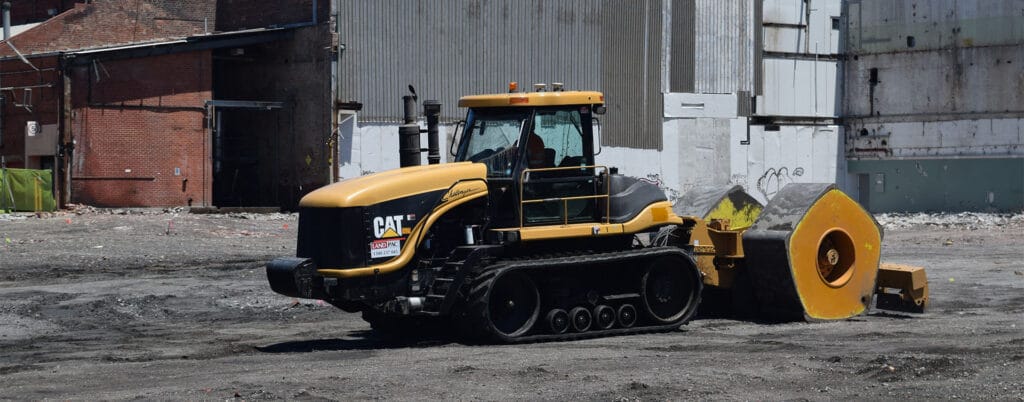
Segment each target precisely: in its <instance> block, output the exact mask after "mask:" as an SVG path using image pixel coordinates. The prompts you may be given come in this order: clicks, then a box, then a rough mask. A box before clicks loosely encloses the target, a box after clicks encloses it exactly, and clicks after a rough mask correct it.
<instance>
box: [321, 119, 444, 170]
mask: <svg viewBox="0 0 1024 402" xmlns="http://www.w3.org/2000/svg"><path fill="white" fill-rule="evenodd" d="M350 119H351V120H348V119H345V118H342V119H341V124H339V140H338V174H339V180H344V179H350V178H353V177H359V176H363V175H367V174H370V173H376V172H382V171H385V170H390V169H397V168H398V167H399V155H398V125H397V124H394V123H363V124H360V123H359V122H358V120H357V118H356V117H351V118H350ZM420 127H421V128H424V129H426V125H425V124H423V123H422V122H421V124H420ZM453 130H454V126H441V127H440V128H439V133H438V137H439V138H438V139H439V141H440V148H441V149H440V150H441V163H444V162H446V161H448V160H449V159H450V158H451V157H450V156H449V154H448V149H449V148H448V146H449V144H450V142H449V141H450V138H449V136H450V134H449V133H451V132H452V131H453ZM420 139H421V142H420V143H421V145H420V146H421V148H426V147H427V136H426V134H423V135H422V136H421V137H420ZM420 163H421V164H424V165H425V164H427V154H426V152H424V153H423V154H422V159H421V161H420Z"/></svg>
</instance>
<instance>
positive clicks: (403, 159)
mask: <svg viewBox="0 0 1024 402" xmlns="http://www.w3.org/2000/svg"><path fill="white" fill-rule="evenodd" d="M402 103H403V113H402V114H403V115H404V122H403V123H402V125H401V126H399V127H398V160H399V165H400V166H401V167H407V166H419V165H420V161H421V156H420V154H421V153H423V151H427V163H429V164H431V165H436V164H438V163H441V150H440V149H441V146H440V138H439V120H440V116H441V102H438V101H436V100H426V101H423V114H424V115H425V116H426V117H427V129H426V130H421V129H420V125H419V124H418V123H417V122H416V115H415V112H414V110H415V109H416V96H415V95H405V96H403V97H402ZM421 133H426V134H427V149H423V148H420V134H421Z"/></svg>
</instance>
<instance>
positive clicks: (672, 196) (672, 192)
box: [638, 173, 679, 204]
mask: <svg viewBox="0 0 1024 402" xmlns="http://www.w3.org/2000/svg"><path fill="white" fill-rule="evenodd" d="M638 179H639V180H640V181H642V182H647V183H650V184H653V185H655V186H658V188H660V189H661V191H664V192H665V196H666V197H668V200H669V201H671V202H672V203H673V204H674V203H675V202H676V200H677V199H679V191H678V190H676V189H673V188H671V187H668V186H666V185H665V183H664V182H663V181H662V180H661V175H660V174H657V173H649V174H647V177H638Z"/></svg>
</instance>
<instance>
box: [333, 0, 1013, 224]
mask: <svg viewBox="0 0 1024 402" xmlns="http://www.w3.org/2000/svg"><path fill="white" fill-rule="evenodd" d="M1022 3H1024V2H1022V1H1020V0H1005V1H996V2H984V3H982V2H966V3H965V2H956V1H952V0H948V1H947V0H928V1H925V0H921V1H908V2H889V1H882V0H879V1H871V0H863V1H860V0H848V1H842V0H759V1H754V2H719V1H710V0H679V1H668V0H665V1H657V0H651V1H644V2H620V1H610V0H609V1H598V2H592V1H582V0H581V1H576V2H572V1H570V2H558V3H538V4H532V3H531V4H526V3H520V2H474V1H459V0H442V1H439V2H435V6H432V7H423V6H422V5H419V6H416V7H411V8H410V7H405V6H406V5H407V3H404V2H401V1H384V2H375V3H374V4H373V5H372V6H364V5H363V3H361V2H355V1H345V0H341V1H339V3H338V4H339V8H338V10H339V12H338V15H339V17H338V18H339V21H340V24H339V25H338V27H339V32H338V34H339V43H341V45H342V47H343V48H344V51H343V52H342V53H341V55H340V63H339V72H338V74H337V76H338V77H341V80H340V81H339V85H340V86H339V87H338V89H337V94H338V95H339V99H351V100H358V101H359V102H361V103H362V104H363V105H364V106H365V107H364V109H363V110H362V111H361V112H359V113H358V114H351V113H341V114H339V116H338V122H339V141H340V144H339V145H340V146H339V149H338V150H339V155H338V156H339V157H338V162H339V177H340V178H347V177H355V176H359V175H363V174H366V173H369V172H376V171H380V170H384V169H390V168H394V167H397V166H398V156H397V152H396V151H395V150H396V149H397V143H398V140H397V121H398V119H399V118H400V111H399V107H400V105H401V102H400V96H401V95H403V94H404V93H405V90H404V88H405V87H406V85H408V84H412V85H415V86H416V88H417V89H418V91H419V93H420V95H421V97H423V98H436V99H440V100H441V101H442V102H444V103H445V105H446V107H445V109H444V116H445V117H446V118H447V120H448V121H449V122H454V121H455V120H458V119H459V118H460V117H461V116H460V113H461V111H457V110H455V109H454V107H453V105H454V104H455V102H456V100H457V99H458V96H460V95H464V94H472V93H487V92H500V91H502V90H503V89H504V85H505V83H506V82H508V81H518V82H520V84H525V85H522V86H524V87H525V86H527V85H529V84H531V83H533V82H551V81H561V82H565V83H566V84H567V86H568V87H569V88H575V89H598V90H602V91H604V92H605V94H606V100H607V102H608V109H609V114H608V115H606V116H604V117H603V121H602V139H601V141H602V145H603V147H602V154H601V155H599V156H598V161H599V163H602V164H607V165H614V166H618V167H620V170H621V171H622V172H623V173H625V174H629V175H633V176H639V177H643V178H646V179H648V180H650V181H652V182H656V183H658V184H659V185H660V186H661V187H662V188H663V189H664V190H665V191H666V193H667V194H668V195H669V197H670V198H675V197H678V196H679V195H680V194H681V193H682V192H685V191H686V190H688V189H690V188H693V187H694V186H697V185H706V184H727V183H735V184H742V185H744V186H745V187H746V188H747V190H748V191H749V192H750V193H752V194H753V195H754V196H755V197H757V198H759V199H761V200H762V201H765V200H767V199H769V198H771V196H772V195H774V193H775V192H776V191H778V189H780V188H781V187H782V186H784V185H785V184H787V183H792V182H836V183H838V184H839V185H840V187H841V188H843V189H844V190H846V191H847V192H848V193H850V194H851V195H853V196H854V197H856V198H858V199H859V200H860V201H861V202H862V203H863V204H864V205H866V206H867V207H868V208H869V209H871V210H872V211H876V212H883V211H934V210H946V211H962V210H996V211H1008V210H1020V209H1022V208H1024V191H1022V188H1021V187H1022V182H1024V180H1022V179H1021V177H1022V176H1021V170H1022V168H1024V163H1022V159H1021V153H1022V151H1021V148H1022V147H1024V145H1022V144H1024V138H1022V137H1021V129H1020V124H1021V123H1020V122H1021V119H1020V117H1021V114H1020V110H1018V109H1020V107H1019V106H1020V105H1024V101H1022V100H1021V98H1020V97H1021V94H1022V93H1024V91H1022V90H1021V88H1020V87H1021V85H1022V84H1021V83H1022V80H1021V75H1020V74H1021V73H1020V71H1024V70H1021V69H1020V66H1018V65H1017V64H1020V63H1021V62H1020V60H1021V52H1022V49H1024V47H1022V45H1021V43H1022V41H1021V40H1020V36H1021V35H1022V32H1024V31H1021V30H1020V27H1022V26H1024V21H1022V20H1021V18H1024V17H1022V16H1024V13H1022V12H1021V4H1022ZM399 15H402V16H403V19H401V20H398V19H397V16H399ZM405 17H409V18H405ZM402 21H409V23H407V24H403V23H402ZM919 31H920V32H919ZM553 38H556V39H555V40H552V39H553ZM1015 63H1016V64H1015ZM883 78H884V79H885V81H884V83H883V81H882V79H883ZM452 127H453V126H449V127H448V129H449V136H448V137H449V138H448V140H451V129H452ZM981 176H984V178H983V179H982V180H979V179H981V178H982V177H981ZM879 180H881V182H879Z"/></svg>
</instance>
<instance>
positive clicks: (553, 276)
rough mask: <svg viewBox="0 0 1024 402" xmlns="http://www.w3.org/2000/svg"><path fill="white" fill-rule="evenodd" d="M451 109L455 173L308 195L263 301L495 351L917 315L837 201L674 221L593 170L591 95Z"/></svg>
mask: <svg viewBox="0 0 1024 402" xmlns="http://www.w3.org/2000/svg"><path fill="white" fill-rule="evenodd" d="M539 89H546V88H539ZM459 106H460V107H466V108H468V112H467V115H466V119H465V121H464V122H463V123H462V127H463V128H462V130H461V135H459V136H458V138H457V141H456V142H455V143H454V145H456V146H457V147H455V149H454V150H453V154H454V155H455V161H454V162H452V163H445V164H433V165H426V166H412V167H403V168H400V169H395V170H390V171H385V172H381V173H375V174H371V175H367V176H362V177H358V178H354V179H348V180H344V181H341V182H338V183H334V184H331V185H328V186H325V187H323V188H320V189H318V190H315V191H313V192H311V193H309V194H308V195H306V196H305V197H304V198H303V199H302V201H301V202H300V210H299V228H298V231H299V233H298V247H297V252H296V255H297V257H294V258H292V257H286V258H278V259H275V260H274V261H272V262H270V263H269V264H268V265H267V276H268V279H269V281H270V286H271V288H272V289H273V290H274V291H275V292H277V293H280V294H284V295H288V296H291V297H299V298H311V299H322V300H325V301H327V302H329V303H331V304H333V305H335V306H337V307H339V308H341V309H343V310H345V311H349V312H357V311H358V312H362V316H363V318H364V319H365V320H366V321H368V322H369V323H370V324H371V326H372V327H373V329H374V330H375V331H381V332H385V333H389V334H392V335H396V334H397V335H401V334H403V333H404V331H408V330H410V329H413V328H415V327H416V326H417V325H423V324H424V323H429V322H441V323H444V324H445V325H451V327H452V328H459V329H460V331H462V333H463V334H464V335H469V336H472V337H475V338H478V339H489V340H492V341H498V342H522V341H536V340H558V339H574V338H581V337H592V336H604V335H611V334H625V333H635V332H650V331H668V330H674V329H678V328H679V326H680V325H682V324H684V323H686V322H688V321H689V320H690V319H691V318H692V317H693V316H694V314H695V313H696V311H697V308H698V305H699V304H700V303H701V298H702V295H705V294H706V295H708V296H709V297H708V301H707V303H709V304H710V303H714V304H717V305H718V306H706V307H728V308H727V310H728V311H733V312H736V313H737V314H739V315H744V316H747V317H752V318H755V319H767V320H835V319H844V318H848V317H852V316H856V315H858V314H861V313H864V312H865V311H866V310H867V309H868V308H869V306H870V304H871V302H872V299H873V296H874V295H875V294H876V293H877V294H878V298H877V299H878V305H879V307H887V308H894V309H904V310H908V309H909V310H917V311H921V310H923V309H924V307H925V304H926V303H927V286H926V280H925V277H924V271H923V269H922V268H919V267H906V266H887V265H883V266H881V267H880V266H879V255H880V251H881V250H880V246H881V241H882V229H881V227H880V226H879V225H878V224H877V223H876V222H875V220H874V219H873V218H872V216H871V215H870V214H868V213H867V212H866V211H865V210H864V209H863V208H862V207H861V206H860V205H859V204H857V202H855V201H853V200H852V199H851V198H850V197H848V196H847V195H846V194H844V193H843V192H841V191H840V190H838V189H836V188H835V186H834V185H831V184H790V185H788V186H786V187H784V188H783V189H782V190H781V191H780V192H779V193H778V194H777V195H776V196H775V197H774V198H773V199H772V200H770V201H769V202H768V204H767V205H765V206H762V205H761V204H760V203H758V202H757V201H756V200H755V199H754V198H753V197H751V196H750V195H748V194H747V193H745V192H744V191H743V190H742V188H740V187H739V186H733V187H729V186H724V187H722V188H700V189H697V190H694V191H691V192H689V193H687V194H685V195H684V196H683V197H682V198H681V199H680V200H678V202H676V203H675V205H673V204H672V203H670V202H669V201H668V199H667V198H666V197H665V194H664V192H663V191H662V190H661V189H659V188H658V187H657V186H655V185H653V184H650V183H648V182H645V181H642V180H639V179H635V178H632V177H628V176H624V175H621V174H618V173H617V170H616V169H615V168H613V167H606V166H602V165H600V164H598V163H597V161H596V160H595V135H594V131H595V130H594V127H595V123H596V118H595V116H594V115H595V114H601V113H603V112H604V110H605V107H604V95H603V94H602V93H600V92H592V91H563V90H561V89H560V88H554V89H553V90H547V91H544V90H541V91H538V92H514V91H510V92H509V93H501V94H493V95H474V96H466V97H463V98H461V99H460V100H459ZM434 142H436V141H434ZM712 294H714V296H715V297H713V298H712V297H710V295H712ZM723 295H724V297H723Z"/></svg>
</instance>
